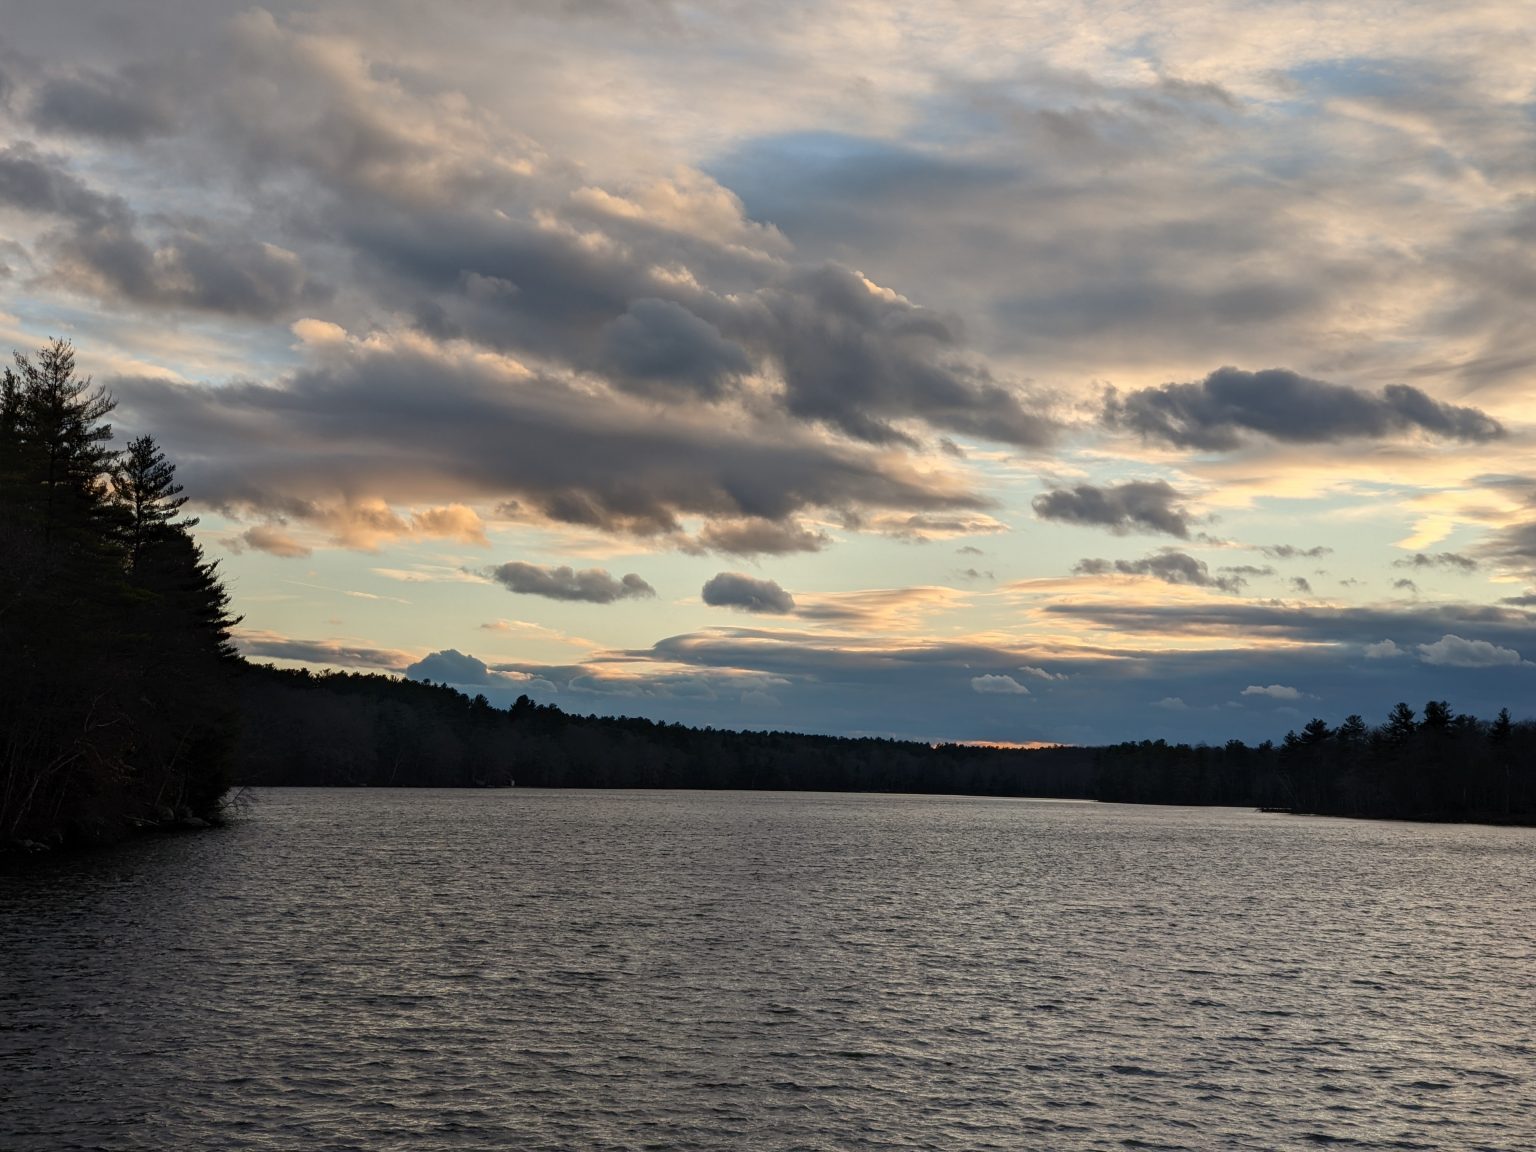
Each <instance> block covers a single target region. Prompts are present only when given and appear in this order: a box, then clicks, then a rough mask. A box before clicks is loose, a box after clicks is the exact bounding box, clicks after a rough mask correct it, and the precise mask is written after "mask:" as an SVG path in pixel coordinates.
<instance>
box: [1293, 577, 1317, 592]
mask: <svg viewBox="0 0 1536 1152" xmlns="http://www.w3.org/2000/svg"><path fill="white" fill-rule="evenodd" d="M1291 589H1292V591H1295V592H1300V593H1303V594H1304V595H1307V596H1310V595H1312V581H1310V580H1308V579H1307V578H1306V577H1305V576H1292V577H1291Z"/></svg>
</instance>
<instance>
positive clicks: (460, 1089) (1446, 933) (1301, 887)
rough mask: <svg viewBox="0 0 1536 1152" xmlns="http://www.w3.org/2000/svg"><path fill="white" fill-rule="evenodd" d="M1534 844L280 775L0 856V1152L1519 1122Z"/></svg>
mask: <svg viewBox="0 0 1536 1152" xmlns="http://www.w3.org/2000/svg"><path fill="white" fill-rule="evenodd" d="M1533 924H1536V832H1533V831H1532V830H1528V829H1496V828H1479V827H1461V826H1416V825H1406V824H1388V823H1359V822H1351V821H1335V820H1320V819H1318V820H1314V819H1303V818H1295V817H1283V816H1262V815H1258V814H1254V813H1247V812H1237V811H1232V810H1212V809H1158V808H1130V807H1118V806H1098V805H1089V804H1061V803H1045V802H1030V801H1007V800H990V799H950V798H939V799H935V798H929V797H923V798H918V797H876V796H824V795H786V794H766V793H756V794H741V793H577V792H534V791H523V790H518V791H514V792H499V793H486V792H395V791H348V792H343V791H314V790H310V791H301V790H274V791H268V792H264V793H262V794H261V796H260V797H259V802H258V804H257V806H256V808H255V810H254V811H253V812H252V814H251V816H250V818H249V819H248V820H246V821H245V822H243V823H242V824H240V825H239V826H237V827H234V828H231V829H228V830H225V831H220V832H213V833H206V834H198V835H191V836H183V837H177V838H169V839H156V840H150V841H146V842H143V843H139V844H134V845H130V846H128V847H127V848H125V849H123V850H121V851H118V852H114V853H111V854H106V855H99V856H93V857H89V858H77V859H67V860H41V861H29V862H26V863H24V864H22V865H20V866H18V867H13V868H12V871H11V872H10V873H9V874H5V875H0V1147H4V1148H6V1149H15V1150H17V1152H26V1150H31V1149H39V1150H42V1149H48V1150H54V1149H66V1148H110V1149H114V1150H115V1149H160V1148H274V1147H293V1148H367V1149H402V1150H404V1149H411V1150H419V1149H428V1150H431V1149H447V1148H455V1149H461V1148H490V1147H506V1148H517V1149H571V1148H583V1149H586V1148H590V1149H619V1148H626V1149H627V1148H667V1149H692V1148H700V1149H702V1148H711V1149H713V1148H785V1149H788V1148H871V1149H879V1148H940V1149H959V1148H1042V1149H1078V1148H1084V1149H1086V1148H1122V1147H1163V1148H1201V1149H1203V1148H1213V1147H1222V1148H1255V1149H1261V1148H1275V1147H1297V1146H1310V1145H1321V1144H1329V1143H1335V1142H1337V1143H1344V1144H1349V1145H1351V1146H1354V1147H1364V1148H1447V1149H1450V1148H1456V1149H1464V1148H1472V1147H1483V1148H1500V1149H1510V1150H1514V1149H1529V1148H1531V1147H1533V1146H1536V1113H1533V1111H1532V1108H1531V1100H1532V1099H1533V1097H1536V1072H1533V1068H1536V1061H1533V1051H1532V1044H1533V1042H1532V1040H1531V1037H1530V1023H1531V1020H1532V1019H1533V1017H1536V1011H1533V1010H1536V992H1533V983H1536V982H1533V974H1536V948H1533V934H1536V929H1533Z"/></svg>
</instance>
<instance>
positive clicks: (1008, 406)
mask: <svg viewBox="0 0 1536 1152" xmlns="http://www.w3.org/2000/svg"><path fill="white" fill-rule="evenodd" d="M735 330H736V331H738V332H740V333H741V335H740V338H741V339H743V340H744V341H747V340H750V341H752V342H754V343H755V344H756V346H757V347H758V348H759V349H760V350H761V351H762V352H763V353H764V354H765V355H767V356H768V357H769V358H771V359H772V360H773V361H775V362H776V363H777V364H778V366H779V369H780V371H781V373H782V375H783V378H784V387H785V406H786V408H787V409H788V411H789V412H791V413H792V414H794V415H796V416H799V417H801V418H803V419H808V420H818V421H822V422H824V423H826V424H829V425H831V426H832V427H834V428H837V429H838V430H839V431H842V432H845V433H847V434H848V435H850V436H853V437H855V438H856V439H860V440H867V441H871V442H875V443H897V442H904V443H910V442H911V440H910V438H909V437H908V436H906V435H905V434H904V433H902V432H901V431H900V430H899V429H898V428H896V427H895V426H894V424H893V421H901V420H922V421H924V422H926V423H928V424H930V425H932V426H933V427H936V428H943V429H946V430H948V431H952V432H961V433H966V434H969V435H974V436H979V437H983V438H985V439H988V440H1000V441H1003V442H1005V443H1009V444H1017V445H1021V446H1026V447H1039V446H1042V445H1044V444H1047V443H1049V442H1050V440H1051V439H1052V438H1053V436H1054V434H1055V432H1056V430H1057V426H1056V424H1055V423H1054V422H1053V421H1052V420H1051V419H1049V418H1048V417H1046V416H1045V415H1043V414H1042V413H1041V412H1038V411H1035V410H1032V409H1030V408H1028V407H1026V406H1025V404H1024V402H1023V400H1022V399H1021V397H1020V395H1019V394H1018V393H1017V392H1016V391H1015V390H1013V389H1011V388H1008V387H1004V386H1003V385H1001V384H998V383H997V382H996V381H994V380H993V379H992V378H991V377H990V376H989V375H988V373H987V372H986V370H985V369H983V368H981V367H979V366H978V365H976V364H974V363H972V362H970V361H968V360H966V359H965V358H964V357H963V356H962V355H961V354H960V352H959V345H960V338H961V336H960V330H959V324H958V321H956V320H954V319H953V318H950V317H946V316H943V315H941V314H940V313H937V312H934V311H931V310H929V309H926V308H922V307H919V306H917V305H915V304H912V303H911V302H909V301H907V300H905V299H903V298H901V297H899V296H897V295H896V294H895V293H892V292H889V291H877V290H873V289H872V288H871V287H870V285H869V284H868V283H867V282H866V281H865V280H864V279H863V278H861V277H859V276H858V275H856V274H854V273H853V272H850V271H849V270H848V269H846V268H841V267H838V266H836V265H832V264H826V265H822V266H821V267H819V268H810V269H803V270H799V271H796V272H794V273H792V274H791V275H790V276H789V277H787V278H786V279H785V280H783V281H782V282H780V283H778V284H776V285H774V286H772V287H770V288H767V289H765V290H763V291H761V292H760V293H758V294H757V296H756V297H755V299H754V300H753V301H751V302H750V303H749V304H746V305H744V306H743V307H742V308H741V309H740V312H739V314H738V316H737V317H736V318H735Z"/></svg>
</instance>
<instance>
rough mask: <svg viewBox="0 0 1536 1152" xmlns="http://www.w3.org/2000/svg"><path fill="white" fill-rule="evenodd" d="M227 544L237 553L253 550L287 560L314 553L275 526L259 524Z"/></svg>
mask: <svg viewBox="0 0 1536 1152" xmlns="http://www.w3.org/2000/svg"><path fill="white" fill-rule="evenodd" d="M226 543H227V545H228V547H229V549H230V551H232V552H235V553H239V552H242V551H244V550H245V549H246V548H252V549H254V550H255V551H257V552H266V553H268V554H270V555H272V556H282V557H285V558H287V559H298V558H301V557H304V556H308V555H310V553H311V552H313V551H314V550H313V549H312V548H310V547H309V546H308V545H306V544H301V543H299V542H298V541H297V540H295V539H294V538H293V537H292V536H290V535H288V533H286V532H284V531H283V530H282V529H281V528H279V527H278V526H277V525H275V524H257V525H255V526H253V527H250V528H247V529H246V530H245V531H244V532H241V533H240V534H239V535H238V536H235V537H233V538H231V539H230V540H228V541H226Z"/></svg>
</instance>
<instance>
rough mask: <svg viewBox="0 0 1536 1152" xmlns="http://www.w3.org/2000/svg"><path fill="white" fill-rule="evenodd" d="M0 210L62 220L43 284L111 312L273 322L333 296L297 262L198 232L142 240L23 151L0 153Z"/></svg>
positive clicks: (188, 226) (178, 230) (187, 224)
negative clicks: (137, 309) (188, 312)
mask: <svg viewBox="0 0 1536 1152" xmlns="http://www.w3.org/2000/svg"><path fill="white" fill-rule="evenodd" d="M0 204H10V205H12V206H14V207H16V208H20V209H22V210H24V211H27V212H32V213H37V214H39V215H43V216H50V217H54V218H57V219H59V220H62V221H63V222H64V224H63V227H61V228H59V229H58V230H56V231H54V232H52V233H50V234H49V235H47V236H46V237H44V239H43V241H42V244H41V248H42V251H43V253H44V254H45V255H46V256H47V257H48V260H49V263H50V271H49V273H48V276H49V278H51V279H52V280H54V281H56V282H58V283H61V284H63V285H64V286H66V287H68V288H71V289H74V290H76V291H80V292H83V293H86V294H88V295H92V296H96V297H98V298H100V299H103V300H105V301H107V302H109V303H110V302H131V303H135V304H148V305H153V306H156V307H163V308H190V309H196V310H201V311H210V312H226V313H234V314H239V315H248V316H254V317H260V318H270V317H274V316H278V315H281V314H283V313H287V312H290V311H292V310H293V309H294V308H296V307H298V306H300V305H303V304H312V303H316V302H319V301H322V300H324V299H327V298H328V297H329V295H330V289H329V288H327V287H326V286H325V285H323V284H319V283H316V282H314V281H313V280H311V278H310V277H309V276H308V275H307V274H306V273H305V271H304V267H303V265H302V263H301V262H300V260H299V258H298V257H297V256H295V255H294V254H293V253H291V252H288V251H286V250H284V249H281V248H277V247H274V246H272V245H270V244H263V243H259V242H256V241H252V240H248V239H244V238H241V237H239V236H238V235H229V234H224V233H222V232H220V231H218V230H216V229H211V228H210V227H209V226H207V225H206V224H204V223H200V222H197V221H181V222H179V223H170V222H168V223H167V225H166V227H165V228H164V230H163V234H162V235H160V236H158V237H157V238H156V239H155V240H154V241H153V242H151V241H148V240H146V239H145V238H144V237H143V235H142V234H141V229H140V222H139V220H138V218H137V216H136V215H135V214H134V213H133V212H132V211H131V210H130V209H129V207H128V205H127V204H126V202H125V201H123V200H122V198H121V197H118V196H109V195H105V194H103V193H100V192H97V191H95V190H93V189H92V188H90V187H89V186H88V185H87V184H85V183H84V182H83V181H82V180H80V179H79V178H78V177H76V176H75V175H74V174H73V173H71V172H70V171H68V169H67V167H66V166H65V164H64V161H62V160H61V159H60V158H59V157H56V156H50V155H48V154H45V153H42V152H39V151H37V150H36V149H35V148H32V147H30V146H27V145H25V144H21V145H13V146H12V147H10V148H8V149H6V150H5V151H4V152H0Z"/></svg>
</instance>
